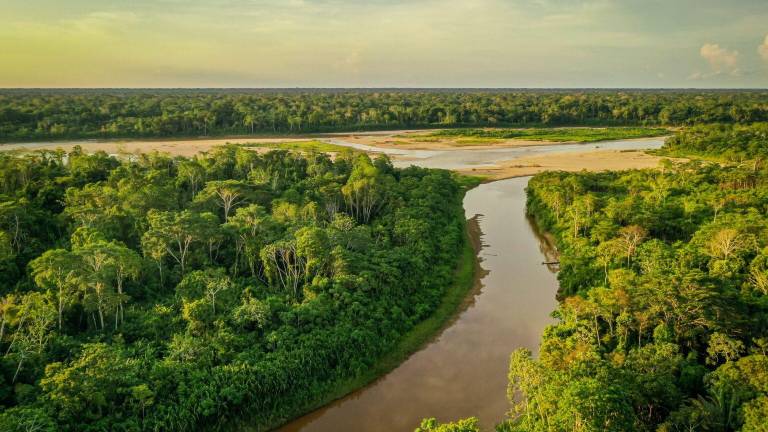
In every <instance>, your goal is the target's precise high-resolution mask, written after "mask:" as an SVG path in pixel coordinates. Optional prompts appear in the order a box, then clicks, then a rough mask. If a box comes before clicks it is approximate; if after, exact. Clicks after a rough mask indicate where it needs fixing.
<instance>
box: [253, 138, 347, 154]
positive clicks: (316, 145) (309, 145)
mask: <svg viewBox="0 0 768 432" xmlns="http://www.w3.org/2000/svg"><path fill="white" fill-rule="evenodd" d="M242 146H243V147H261V148H269V149H275V150H292V151H303V152H317V153H341V152H345V151H347V152H349V151H353V149H351V148H349V147H344V146H340V145H336V144H330V143H327V142H323V141H318V140H311V141H286V142H263V143H247V144H242Z"/></svg>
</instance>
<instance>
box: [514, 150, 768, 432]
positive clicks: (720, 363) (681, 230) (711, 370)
mask: <svg viewBox="0 0 768 432" xmlns="http://www.w3.org/2000/svg"><path fill="white" fill-rule="evenodd" d="M767 192H768V171H766V170H763V169H760V168H759V167H758V169H756V168H755V167H754V166H747V167H743V166H730V165H725V166H720V165H716V164H702V163H699V162H687V163H677V164H675V163H667V164H665V167H664V170H663V171H657V170H646V171H625V172H608V173H599V174H598V173H593V174H588V173H578V174H569V173H562V172H550V173H544V174H540V175H538V176H535V177H534V178H533V179H531V181H530V183H529V187H528V212H529V213H530V215H531V216H533V217H534V218H535V219H536V221H537V222H538V224H539V225H540V226H542V227H544V228H546V229H547V230H548V231H550V232H551V233H552V234H553V235H554V236H555V238H556V240H557V244H558V249H559V251H560V253H561V255H560V265H561V270H560V273H559V274H558V278H559V280H560V288H561V291H560V297H561V302H560V306H559V308H558V310H557V311H556V312H555V316H556V317H557V318H558V319H559V321H558V322H557V324H554V325H552V326H550V327H549V328H547V330H546V331H545V333H544V337H543V340H542V344H541V352H540V356H539V358H538V359H537V360H534V359H532V358H531V356H530V353H528V352H524V351H521V352H516V353H514V354H513V355H512V360H511V363H510V373H509V377H510V386H509V398H510V401H511V402H512V405H513V409H512V411H511V418H510V420H508V421H507V422H505V424H503V425H502V426H501V429H502V430H520V431H523V430H525V431H538V430H541V431H553V430H557V431H559V430H578V431H603V430H616V431H626V430H638V431H653V430H659V431H682V430H718V431H735V430H764V421H765V419H764V418H762V419H761V418H760V416H761V415H763V414H764V412H765V406H766V405H765V400H766V399H765V398H766V390H768V386H767V384H768V367H766V366H767V365H768V357H767V356H766V350H765V341H764V339H763V338H764V335H765V332H766V330H767V329H768V321H767V320H766V319H765V317H766V316H767V315H766V312H768V310H767V309H766V308H768V301H767V300H768V299H767V298H766V297H765V296H766V291H765V287H766V284H765V283H766V279H765V274H764V272H765V251H766V247H767V246H768V243H766V239H768V237H766V235H765V234H766V232H768V218H766V216H765V208H766V207H767V206H768V193H767ZM761 428H762V429H761Z"/></svg>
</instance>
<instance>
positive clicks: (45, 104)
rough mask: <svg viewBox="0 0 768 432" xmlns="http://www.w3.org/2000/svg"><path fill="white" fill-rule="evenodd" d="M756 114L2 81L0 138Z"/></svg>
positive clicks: (401, 93)
mask: <svg viewBox="0 0 768 432" xmlns="http://www.w3.org/2000/svg"><path fill="white" fill-rule="evenodd" d="M758 121H768V93H767V92H765V91H744V90H740V91H736V90H734V91H725V90H710V91H705V90H696V91H682V90H676V91H661V90H655V91H642V90H622V91H616V90H604V91H603V90H581V91H580V90H461V91H457V90H439V89H435V90H375V89H372V90H290V89H284V90H247V89H243V90H157V89H155V90H150V89H147V90H119V89H114V90H109V89H105V90H31V89H30V90H0V142H2V141H5V142H7V141H14V140H16V141H24V140H39V139H67V138H126V137H172V136H178V137H185V136H186V137H190V136H215V135H219V136H222V135H234V134H237V135H246V134H254V135H255V134H262V135H263V134H286V133H309V132H332V131H351V130H366V129H398V128H400V129H402V128H417V127H419V128H429V127H440V128H442V127H460V126H464V127H478V126H480V127H493V126H518V127H521V126H522V127H525V126H528V127H530V126H558V125H559V126H590V125H592V126H656V125H663V126H679V125H693V124H700V123H718V122H720V123H752V122H758ZM606 139H608V138H606Z"/></svg>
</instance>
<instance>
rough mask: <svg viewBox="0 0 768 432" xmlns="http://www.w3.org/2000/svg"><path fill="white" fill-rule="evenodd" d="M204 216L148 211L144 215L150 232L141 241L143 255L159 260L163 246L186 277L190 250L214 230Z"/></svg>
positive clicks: (212, 224) (210, 220)
mask: <svg viewBox="0 0 768 432" xmlns="http://www.w3.org/2000/svg"><path fill="white" fill-rule="evenodd" d="M207 215H208V214H207V213H202V214H200V213H195V212H191V211H189V210H184V211H181V212H160V211H154V210H152V211H150V212H149V213H148V214H147V222H148V223H149V230H148V231H147V232H146V233H144V236H143V237H142V247H143V248H144V253H145V254H147V255H150V256H155V257H161V256H162V254H161V253H160V249H161V247H162V246H165V250H166V252H168V255H170V256H171V257H172V258H173V259H174V260H175V261H176V262H177V263H178V264H179V266H180V267H181V274H182V275H183V274H185V273H186V267H187V261H188V260H189V255H190V251H191V249H192V246H193V245H194V244H195V243H199V242H202V241H203V240H205V239H206V238H207V237H206V234H208V233H210V232H211V231H213V230H215V229H216V228H217V227H216V224H215V223H214V222H213V219H211V218H210V217H208V216H207ZM160 259H162V258H160ZM158 262H160V261H159V260H158Z"/></svg>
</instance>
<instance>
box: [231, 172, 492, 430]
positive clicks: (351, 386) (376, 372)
mask: <svg viewBox="0 0 768 432" xmlns="http://www.w3.org/2000/svg"><path fill="white" fill-rule="evenodd" d="M463 177H466V179H465V180H466V183H465V184H464V186H465V187H474V186H476V185H477V184H479V179H478V178H476V177H469V176H463ZM475 259H476V253H475V250H474V249H473V247H472V241H471V239H470V238H469V232H468V231H467V239H466V240H465V241H464V247H463V249H462V252H461V255H460V257H459V260H458V263H457V264H456V270H455V277H454V281H453V284H452V285H451V286H450V287H448V289H447V290H446V292H445V295H444V296H443V299H442V302H441V303H440V306H438V307H437V309H436V310H435V312H434V313H433V314H432V315H431V316H430V317H429V318H427V319H426V320H424V321H422V322H420V323H419V324H417V325H416V326H415V327H414V328H413V329H411V331H410V332H408V333H407V334H405V335H404V336H403V337H402V339H401V340H400V342H399V343H398V344H397V346H396V347H395V348H394V349H393V350H392V351H391V352H389V353H388V354H386V355H385V356H384V357H382V358H381V360H379V362H378V363H377V364H375V365H374V366H373V367H372V368H370V369H368V371H367V372H366V373H365V374H363V375H360V376H358V377H355V378H352V379H348V380H343V381H339V382H336V383H333V384H331V385H329V386H328V387H327V388H326V389H325V390H323V391H320V392H319V394H320V395H322V396H320V397H319V398H318V399H317V400H315V401H313V402H311V403H309V404H307V405H305V406H303V407H302V409H301V410H298V411H297V412H296V415H295V416H294V417H299V416H300V415H302V414H303V413H308V412H311V411H313V410H315V409H318V408H320V407H322V406H324V405H327V404H328V403H330V402H331V401H334V400H336V399H340V398H342V397H344V396H346V395H348V394H350V393H352V392H354V391H355V390H358V389H360V388H363V387H365V386H366V385H368V384H370V383H372V382H373V381H375V380H376V379H377V378H379V377H381V376H383V375H384V374H386V373H388V372H390V371H391V370H393V369H395V368H396V367H398V366H400V364H401V363H402V362H403V361H405V360H406V359H407V358H408V357H409V356H410V355H411V354H413V353H414V352H416V351H418V350H419V349H420V348H421V347H422V346H424V345H425V344H426V343H427V342H429V341H430V340H432V338H434V337H435V335H436V334H437V333H438V332H439V331H440V330H441V329H442V328H443V327H444V326H445V325H446V323H447V322H448V321H449V320H450V319H451V318H452V317H453V316H454V315H455V313H456V311H457V309H458V308H459V306H461V304H462V303H463V302H464V299H465V298H466V296H467V293H468V292H469V291H470V290H471V289H472V287H473V286H474V282H475ZM286 420H288V421H289V420H290V419H282V420H281V421H277V422H275V423H274V424H271V425H268V426H264V425H253V424H248V423H247V422H244V423H242V424H238V425H236V426H237V428H238V430H246V431H256V430H258V431H261V430H270V429H273V428H275V427H277V426H279V425H281V424H283V423H285V422H286ZM416 426H417V425H414V427H416Z"/></svg>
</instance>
